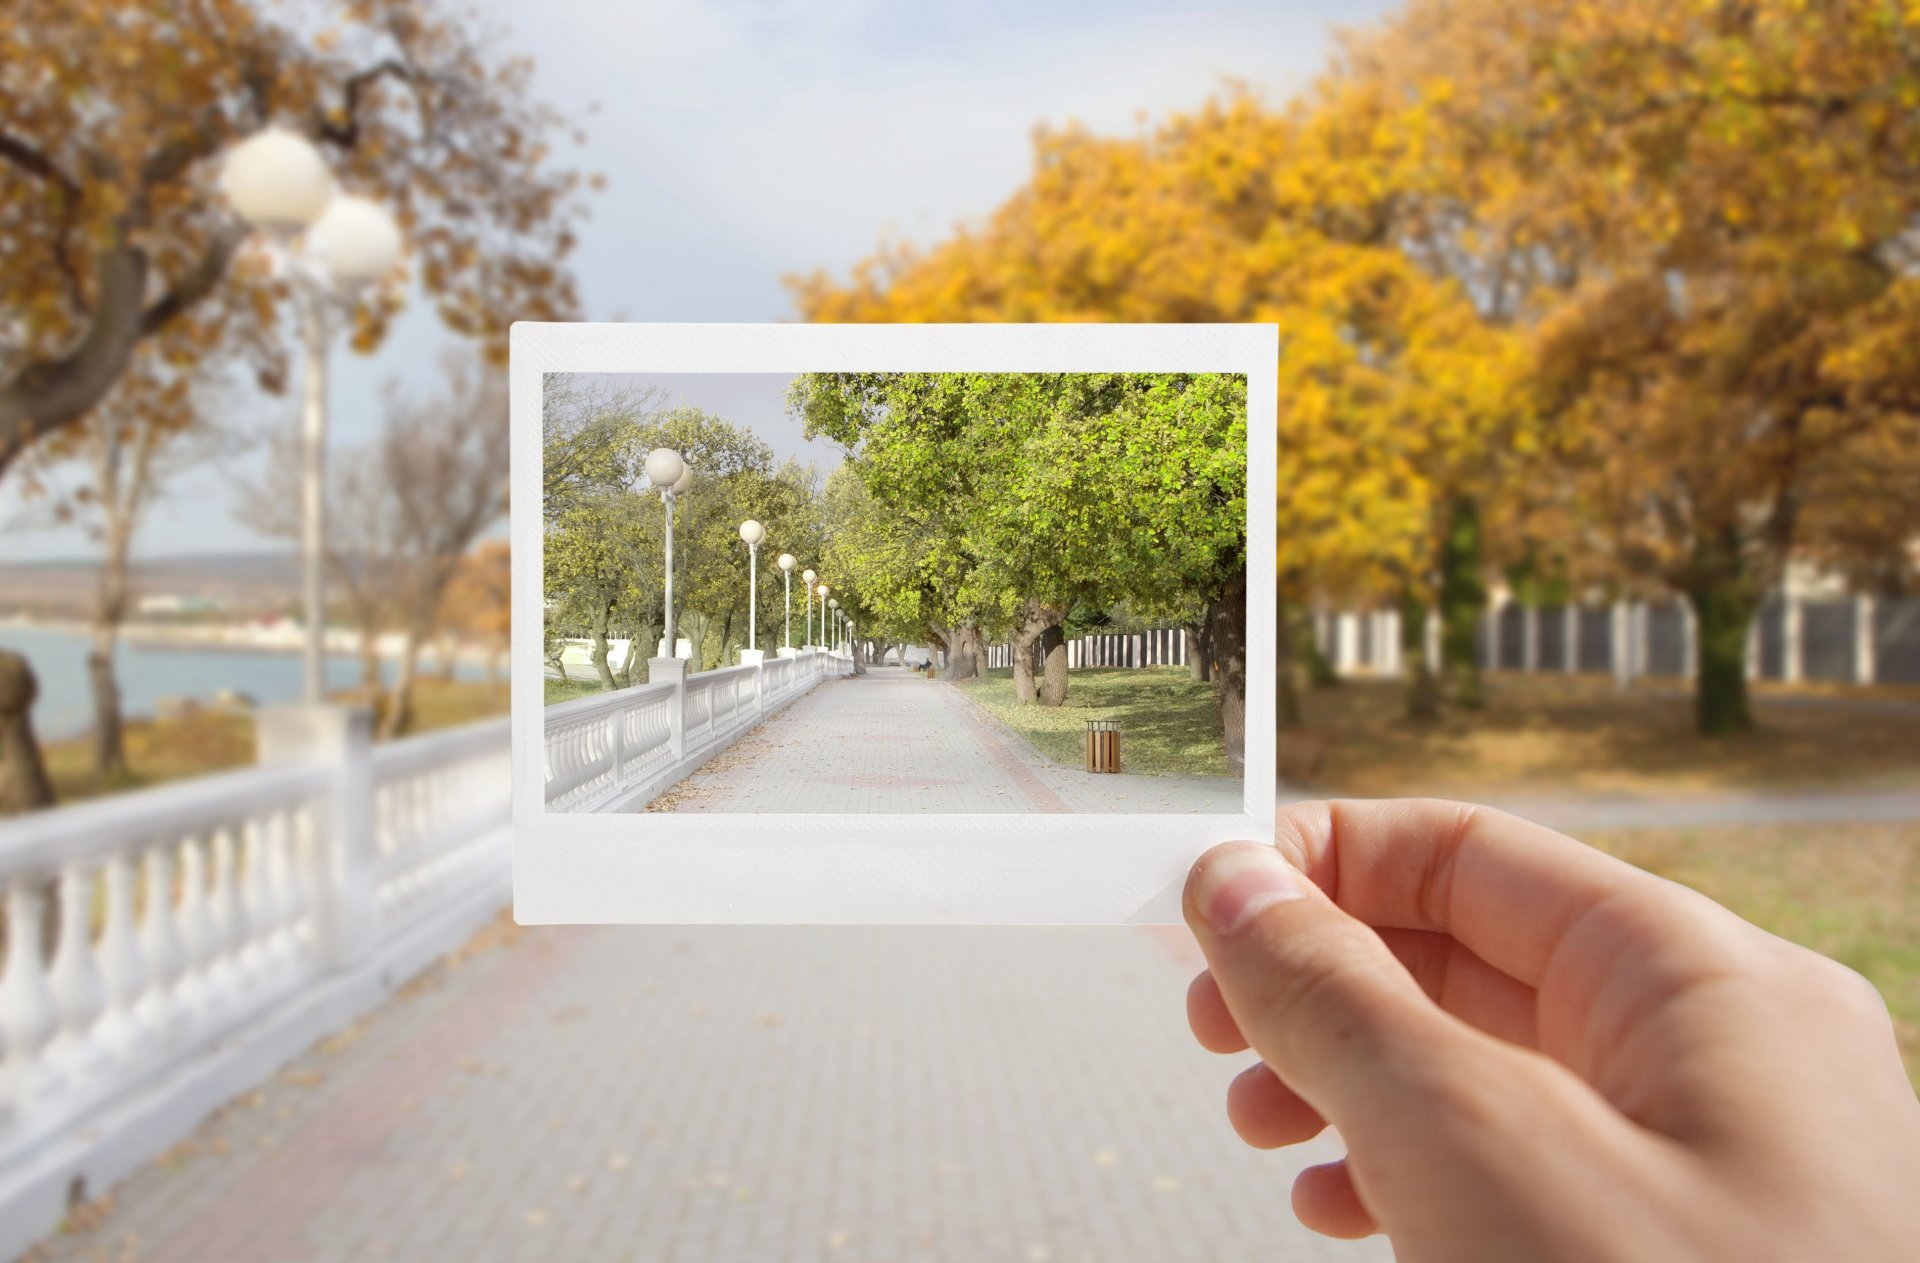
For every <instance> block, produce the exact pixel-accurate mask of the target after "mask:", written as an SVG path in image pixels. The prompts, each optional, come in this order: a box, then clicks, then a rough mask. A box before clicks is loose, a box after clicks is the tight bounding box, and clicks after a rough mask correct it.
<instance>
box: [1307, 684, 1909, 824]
mask: <svg viewBox="0 0 1920 1263" xmlns="http://www.w3.org/2000/svg"><path fill="white" fill-rule="evenodd" d="M1304 702H1305V711H1306V715H1305V718H1306V725H1307V728H1308V729H1309V730H1310V731H1311V732H1312V733H1314V734H1317V735H1318V736H1320V737H1322V738H1324V739H1325V741H1326V754H1325V759H1324V762H1323V763H1322V765H1321V767H1320V769H1319V771H1318V773H1317V774H1316V775H1315V776H1314V777H1313V779H1312V781H1311V782H1308V784H1309V786H1310V788H1312V789H1314V790H1316V791H1326V792H1333V793H1342V794H1353V795H1357V796H1365V797H1378V796H1393V795H1408V794H1435V795H1441V796H1446V797H1456V798H1460V797H1464V798H1471V797H1475V796H1477V795H1484V794H1490V793H1496V792H1499V793H1508V792H1516V791H1524V792H1538V793H1556V792H1566V793H1574V792H1595V793H1644V794H1658V793H1689V792H1701V791H1710V790H1716V789H1784V788H1806V789H1818V788H1837V787H1842V786H1862V787H1866V786H1879V787H1894V786H1913V785H1916V784H1920V709H1914V710H1909V711H1900V710H1897V709H1889V710H1885V711H1874V710H1866V709H1842V708H1839V707H1815V706H1787V705H1780V706H1769V705H1767V704H1766V703H1765V702H1764V701H1763V702H1761V704H1760V705H1759V706H1758V708H1757V715H1756V717H1757V719H1758V721H1759V728H1758V729H1757V730H1756V731H1754V732H1751V733H1745V734H1742V735H1740V736H1737V737H1725V738H1719V739H1715V740H1708V739H1705V738H1702V737H1700V736H1698V735H1697V734H1695V732H1694V731H1693V709H1692V702H1691V700H1690V699H1689V698H1686V697H1683V696H1659V695H1654V694H1651V693H1648V692H1640V691H1630V692H1626V693H1622V692H1620V691H1619V690H1618V689H1617V688H1615V686H1614V684H1613V682H1612V681H1611V680H1610V679H1605V678H1601V677H1594V676H1574V677H1566V676H1552V675H1534V676H1519V675H1496V676H1492V677H1489V680H1488V686H1487V706H1486V709H1484V710H1483V711H1481V712H1479V713H1478V714H1473V713H1465V712H1458V711H1450V712H1449V713H1448V714H1447V715H1446V716H1445V717H1443V718H1442V719H1441V720H1439V721H1438V722H1436V723H1433V724H1429V725H1424V726H1423V725H1416V724H1412V723H1409V722H1408V721H1407V719H1406V715H1405V694H1404V692H1403V689H1402V686H1401V685H1400V684H1399V683H1398V682H1397V681H1372V680H1350V681H1347V682H1344V683H1341V684H1337V685H1333V686H1331V687H1328V688H1321V689H1315V690H1312V691H1310V692H1309V693H1307V694H1306V696H1305V698H1304Z"/></svg>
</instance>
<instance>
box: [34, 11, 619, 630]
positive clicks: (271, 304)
mask: <svg viewBox="0 0 1920 1263" xmlns="http://www.w3.org/2000/svg"><path fill="white" fill-rule="evenodd" d="M338 14H339V21H338V23H337V25H335V26H333V27H331V28H328V29H326V30H324V31H321V32H319V33H318V34H317V35H316V34H315V33H314V31H313V30H312V29H311V28H310V27H309V26H308V25H306V24H305V23H304V21H303V19H304V18H305V17H306V16H308V15H307V14H306V13H305V11H282V10H269V9H266V8H264V7H262V6H261V5H259V4H257V3H252V2H250V0H169V2H167V3H156V2H154V0H20V2H19V3H15V4H12V5H9V6H6V7H5V8H4V9H0V67H4V68H5V69H4V72H3V73H0V168H4V169H5V170H6V171H7V172H8V178H6V179H0V226H3V227H4V231H0V263H4V266H0V474H3V473H4V472H5V471H6V470H7V469H8V468H9V467H11V466H12V465H13V464H14V463H15V462H16V461H17V460H18V459H19V458H20V457H21V456H22V454H23V453H25V452H26V451H27V449H28V448H29V446H30V445H32V444H34V443H35V442H37V441H39V440H41V439H44V438H46V437H48V436H50V435H54V434H58V433H60V432H63V431H65V430H68V429H70V428H72V427H75V426H78V425H80V424H82V423H83V421H84V419H85V418H86V417H87V415H88V414H89V412H90V411H91V410H92V409H93V408H94V406H95V405H96V404H98V403H99V402H100V401H101V400H102V399H103V398H104V397H105V396H106V395H107V393H108V391H109V390H111V389H112V388H113V386H114V384H115V383H116V382H117V381H118V380H119V379H120V378H121V376H122V375H123V374H124V373H125V372H126V370H127V367H128V365H129V363H130V362H131V359H132V357H133V354H134V351H135V348H136V347H139V346H142V345H153V346H155V347H156V348H158V350H159V353H160V355H161V357H162V358H163V359H164V360H166V361H167V362H169V363H174V364H184V363H188V362H191V361H195V360H199V359H202V358H204V357H206V356H207V355H209V354H211V353H213V352H214V351H216V350H219V351H220V352H222V353H228V354H232V355H234V356H236V357H237V358H238V359H239V360H240V361H241V362H244V363H246V364H248V365H250V366H251V368H252V370H253V371H254V373H255V374H256V375H257V377H258V378H259V380H260V381H261V382H262V383H263V384H264V385H266V386H268V387H269V388H271V389H276V390H277V389H279V388H280V387H281V386H282V384H283V383H284V381H285V380H286V377H287V365H286V361H285V350H284V338H283V333H282V330H281V329H280V328H279V327H278V312H279V310H280V308H281V307H283V306H284V299H285V297H286V294H285V289H286V281H285V280H284V279H282V278H278V277H276V276H275V275H273V273H272V270H271V269H270V268H269V267H267V266H266V264H265V261H264V260H263V259H262V258H261V257H259V255H258V254H257V253H250V252H249V251H248V250H247V249H246V243H247V240H248V234H247V232H246V230H245V228H244V226H243V225H242V224H240V223H239V222H238V221H237V220H236V218H235V217H234V216H233V215H232V214H231V213H230V212H229V211H228V210H227V208H226V207H225V206H224V204H223V202H222V201H221V199H220V198H219V197H218V195H217V194H216V193H215V191H214V190H215V187H216V181H215V179H214V178H213V177H214V174H215V170H214V168H215V167H216V166H217V164H218V161H219V158H220V155H221V154H222V153H223V152H224V151H225V150H226V149H227V147H228V146H229V145H231V144H232V143H234V142H235V141H237V140H239V139H242V138H244V137H246V136H248V135H250V134H252V133H254V132H256V131H258V130H260V129H262V128H264V127H266V126H268V125H277V126H282V127H287V128H291V129H294V130H296V131H299V132H301V133H302V134H304V135H306V136H307V137H309V138H310V139H311V140H313V141H314V142H315V143H316V144H317V145H318V146H319V147H320V148H321V150H322V152H323V153H324V154H325V155H326V157H327V159H328V161H329V163H330V164H331V165H332V167H333V170H334V172H335V174H336V176H337V178H338V180H339V182H340V184H341V185H342V186H343V187H345V188H347V189H349V190H350V191H352V192H355V193H359V194H362V195H365V196H368V197H371V198H374V199H376V200H378V201H380V202H382V203H384V204H386V205H387V206H388V207H389V208H391V209H392V211H393V212H394V214H395V215H396V217H397V218H398V220H399V222H400V224H401V226H402V228H403V230H404V232H405V234H406V239H407V246H408V250H409V253H410V256H411V261H412V265H413V276H414V279H415V280H416V282H417V284H418V286H419V289H420V291H421V292H422V293H423V294H424V295H425V297H426V299H427V301H429V302H430V303H432V304H433V306H434V308H435V309H436V310H437V312H438V313H439V315H440V317H441V318H442V320H443V321H444V322H445V323H446V325H447V326H448V327H449V328H451V329H453V330H455V331H456V332H459V333H462V334H466V335H470V336H473V337H475V338H477V339H480V340H481V341H482V342H483V343H484V344H485V345H486V346H487V347H488V348H489V352H490V354H493V355H494V356H495V357H496V358H504V355H505V348H506V334H507V328H508V326H509V325H510V324H511V322H512V321H514V320H521V319H526V320H553V319H563V318H566V317H567V316H569V315H571V314H572V312H573V310H574V308H575V299H574V293H573V286H572V281H571V279H570V277H569V276H568V275H567V274H566V272H565V271H564V270H563V268H564V260H565V258H566V256H567V254H568V253H569V251H570V250H571V248H572V246H573V244H574V225H575V223H576V222H577V219H578V216H579V213H580V194H581V192H582V181H581V179H580V177H579V176H578V175H577V174H576V173H574V172H572V171H570V170H567V169H564V168H563V167H561V166H560V165H558V164H557V163H556V162H555V161H554V159H553V155H554V152H555V147H556V142H557V141H558V140H560V139H563V138H570V137H576V136H577V133H576V132H574V131H573V130H572V129H570V128H568V127H567V126H565V125H564V123H563V120H562V119H561V118H560V117H559V115H558V114H556V113H555V112H554V111H552V110H551V109H548V108H547V107H545V106H542V105H540V104H538V103H536V102H534V101H533V100H532V99H531V98H530V96H529V86H530V83H531V67H530V65H529V64H528V63H527V62H526V61H525V60H524V59H517V58H511V57H504V56H502V55H500V54H499V52H498V51H497V47H498V42H499V41H498V39H497V38H496V33H495V32H492V31H489V30H487V29H485V28H484V27H481V26H479V25H478V24H476V23H475V22H474V21H472V20H471V17H470V15H467V14H465V13H459V12H455V11H452V10H451V9H449V8H447V7H445V6H443V5H441V4H438V3H434V2H432V0H426V2H423V0H356V3H353V4H351V5H348V6H344V7H343V8H341V9H339V10H338ZM399 301H400V299H399V295H398V294H397V293H396V292H394V291H391V290H387V291H379V292H375V293H372V294H369V295H368V296H366V298H365V300H364V301H363V303H362V306H361V307H360V309H359V311H358V312H357V313H356V317H355V320H354V342H355V345H356V346H357V347H358V348H359V349H361V350H363V351H364V350H370V349H372V348H373V347H374V346H375V345H376V344H377V343H378V342H379V340H380V338H381V335H382V334H383V332H384V330H385V327H386V324H387V322H388V320H389V318H390V317H391V315H392V314H393V312H394V311H395V310H396V309H397V305H398V303H399ZM0 656H4V655H0Z"/></svg>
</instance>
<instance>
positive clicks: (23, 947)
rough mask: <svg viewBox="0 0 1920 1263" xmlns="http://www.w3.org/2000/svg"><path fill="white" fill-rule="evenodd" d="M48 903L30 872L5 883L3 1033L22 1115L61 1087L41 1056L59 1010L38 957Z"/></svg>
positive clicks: (0, 988) (11, 1088) (0, 985)
mask: <svg viewBox="0 0 1920 1263" xmlns="http://www.w3.org/2000/svg"><path fill="white" fill-rule="evenodd" d="M44 913H45V903H44V900H43V897H42V892H41V890H40V883H39V882H38V881H37V880H36V879H35V878H33V877H32V876H30V875H28V874H26V873H19V874H16V875H15V876H14V878H13V880H12V881H10V882H8V883H7V966H6V971H5V972H4V973H0V1036H4V1037H5V1039H6V1048H7V1053H6V1061H5V1063H4V1064H5V1066H6V1073H7V1090H8V1092H9V1094H10V1095H11V1096H12V1097H13V1101H14V1105H15V1107H16V1108H17V1109H19V1111H20V1112H21V1113H25V1112H26V1111H27V1110H29V1109H30V1108H32V1106H33V1105H34V1104H35V1103H36V1102H38V1101H40V1100H43V1099H44V1098H46V1097H47V1096H49V1095H51V1094H52V1093H54V1092H55V1091H57V1090H58V1089H59V1087H60V1075H59V1073H58V1072H57V1071H56V1070H55V1069H54V1068H53V1066H52V1065H51V1064H49V1062H48V1061H47V1059H46V1057H45V1056H44V1055H43V1054H44V1053H45V1051H46V1046H47V1041H48V1040H50V1039H52V1038H53V1032H54V1028H55V1026H56V1024H57V1023H58V1022H59V1020H60V1016H59V1012H58V1010H56V1009H55V1008H54V1006H53V992H52V990H51V989H49V988H48V986H47V971H46V966H45V964H44V962H42V960H41V959H40V922H41V917H42V916H43V915H44Z"/></svg>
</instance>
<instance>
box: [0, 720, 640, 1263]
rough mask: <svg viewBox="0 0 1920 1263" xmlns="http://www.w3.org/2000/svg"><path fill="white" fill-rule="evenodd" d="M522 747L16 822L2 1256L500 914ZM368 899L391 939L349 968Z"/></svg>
mask: <svg viewBox="0 0 1920 1263" xmlns="http://www.w3.org/2000/svg"><path fill="white" fill-rule="evenodd" d="M318 709H326V708H318ZM630 733H632V734H633V735H635V737H636V739H637V730H633V729H632V728H631V726H630ZM508 750H509V747H508V731H507V722H506V721H505V720H504V719H503V720H498V721H492V722H488V723H484V724H476V725H472V726H471V727H468V728H464V729H458V730H454V731H450V732H444V733H432V734H427V735H425V736H422V737H416V738H411V739H408V740H406V741H399V742H394V743H392V744H390V745H384V746H379V747H374V748H371V749H369V748H368V747H367V744H366V743H365V742H364V741H363V740H360V739H359V738H354V739H353V740H351V741H349V743H348V748H346V749H345V750H344V751H342V752H340V753H339V754H338V756H337V757H333V758H331V759H328V758H322V757H316V758H314V759H313V760H312V761H304V760H303V761H299V762H287V763H281V764H274V765H270V766H261V767H255V768H247V769H242V770H239V771H234V772H226V773H221V774H219V775H215V776H209V777H203V778H200V779H197V780H192V781H185V782H181V783H178V784H174V785H167V786H162V787H160V788H156V789H150V790H142V791H138V792H134V793H128V794H123V795H118V796H115V797H111V798H106V799H101V800H97V801H94V802H88V803H82V804H78V805H75V806H71V807H62V808H58V809H55V810H50V811H44V812H36V813H33V814H30V815H26V816H21V817H16V818H11V819H7V820H0V885H3V886H4V890H5V926H4V943H3V944H0V951H4V954H5V955H4V963H3V964H0V1257H13V1256H14V1255H15V1254H17V1253H19V1252H20V1251H21V1250H24V1249H25V1248H26V1246H27V1245H28V1244H30V1243H31V1242H32V1241H33V1240H34V1239H36V1238H37V1237H39V1236H41V1235H44V1234H45V1233H46V1232H48V1231H50V1230H51V1229H52V1228H53V1227H54V1226H55V1225H56V1224H57V1222H58V1219H59V1217H60V1215H61V1214H62V1213H63V1212H64V1209H65V1207H66V1204H67V1198H68V1196H69V1194H70V1193H71V1192H72V1190H73V1188H74V1187H75V1182H76V1180H80V1179H83V1178H84V1179H92V1178H95V1176H96V1174H97V1173H98V1172H100V1171H107V1172H124V1171H127V1170H130V1169H131V1164H132V1163H134V1162H136V1161H139V1160H144V1158H145V1157H148V1156H151V1155H152V1154H153V1153H155V1152H157V1151H158V1150H159V1149H161V1148H164V1147H165V1146H166V1145H168V1144H171V1143H173V1142H174V1141H175V1140H177V1139H178V1138H179V1136H180V1135H181V1134H183V1133H184V1131H185V1130H186V1129H188V1128H190V1127H191V1126H193V1125H194V1123H195V1122H197V1121H198V1119H199V1118H200V1117H201V1116H203V1115H204V1114H205V1112H206V1111H207V1110H209V1109H212V1108H215V1107H217V1106H218V1105H219V1104H221V1103H223V1102H224V1101H225V1100H227V1099H230V1098H231V1097H232V1096H233V1095H235V1094H237V1093H239V1092H241V1091H244V1090H245V1089H246V1088H247V1087H249V1086H251V1084H252V1083H254V1082H257V1081H258V1080H259V1078H261V1077H264V1076H265V1075H267V1074H271V1073H272V1072H273V1071H274V1070H275V1069H276V1068H277V1067H278V1065H279V1064H280V1063H281V1062H282V1061H284V1059H285V1057H287V1056H289V1055H291V1054H292V1053H294V1052H296V1051H298V1050H299V1049H300V1048H302V1047H305V1046H307V1045H308V1044H310V1043H311V1042H312V1041H313V1040H314V1039H318V1038H320V1037H322V1036H324V1035H326V1034H328V1033H330V1031H331V1030H332V1029H334V1028H335V1027H337V1026H338V1025H339V1024H340V1023H341V1022H342V1021H345V1020H350V1019H351V1016H352V1015H353V1014H354V1013H356V1012H358V1011H361V1010H362V1009H364V1008H365V1007H367V1006H368V1005H370V1004H373V1003H377V1002H378V999H379V998H380V997H381V996H383V995H385V994H386V992H387V989H388V988H389V987H390V986H392V985H397V983H398V982H399V981H402V980H404V977H405V976H406V973H407V971H409V970H417V969H419V968H421V967H423V966H424V965H425V964H426V963H428V962H429V961H430V960H432V959H434V958H436V957H437V956H438V955H439V954H441V953H444V952H445V951H447V950H450V949H451V948H452V947H454V946H456V945H457V943H458V942H459V940H460V939H461V938H464V937H465V936H466V935H467V934H469V933H471V931H472V929H473V928H474V927H475V926H476V925H477V924H478V923H479V921H480V920H482V919H484V918H485V917H486V916H490V915H492V914H493V912H494V911H495V910H497V909H498V908H499V907H500V906H501V905H502V904H504V903H505V901H506V899H507V896H508V883H507V877H508V867H507V851H508V835H507V830H506V824H507V819H508V815H507V805H508V789H507V786H508V779H509V776H508V764H509V753H508ZM354 767H357V768H359V769H360V770H361V775H362V776H363V778H364V779H363V780H362V782H361V783H363V784H364V783H367V782H370V783H371V785H372V787H373V792H372V793H371V794H370V795H362V798H363V801H362V802H361V803H360V805H359V806H358V808H355V806H354V804H353V803H352V802H350V801H341V799H342V795H343V793H345V791H344V789H343V787H347V786H351V785H352V784H353V783H354V778H353V777H351V776H347V775H344V774H343V768H348V769H351V768H354ZM347 797H349V798H350V797H351V795H347ZM356 838H358V839H364V840H366V844H365V845H364V846H358V845H354V844H353V840H354V839H356ZM356 855H358V856H362V857H363V858H362V859H360V860H356V859H355V858H354V857H355V856H356ZM356 864H360V865H363V866H364V867H365V868H367V869H370V870H371V871H365V872H359V873H356V872H355V871H353V870H354V868H355V865H356ZM356 889H363V890H366V891H368V892H370V893H369V894H368V895H367V896H366V898H367V900H368V901H369V902H371V903H373V904H375V905H376V907H375V908H374V909H372V910H371V911H370V912H369V913H368V916H369V918H370V920H371V922H372V924H373V927H374V929H373V932H372V934H371V935H370V936H369V937H368V938H367V939H366V940H365V941H364V942H359V941H357V940H355V941H351V942H348V943H347V946H348V948H349V949H351V950H352V951H356V952H358V953H359V956H358V957H354V956H347V957H343V956H342V951H341V943H342V941H343V939H342V936H341V935H340V934H339V933H338V932H337V925H338V924H339V923H340V922H341V920H342V918H343V917H345V916H348V914H350V913H352V911H353V910H352V909H351V908H348V909H344V910H343V909H342V908H341V906H340V905H341V903H342V898H343V892H345V894H346V896H347V897H348V898H349V901H350V899H351V897H352V892H353V891H355V890H356ZM323 914H324V917H325V921H324V923H323V922H322V920H321V919H320V918H321V917H322V915H323ZM49 916H51V917H53V918H54V923H53V925H52V926H51V927H49V926H48V925H47V918H48V917H49ZM49 928H51V930H52V932H53V943H52V948H51V958H50V959H49V957H48V954H47V940H46V937H45V936H46V933H47V931H48V929H49ZM323 945H324V946H325V947H326V951H325V952H323V951H322V947H323ZM342 988H349V989H348V990H342ZM323 991H324V992H325V994H327V995H330V996H333V997H335V998H333V999H330V1000H328V1001H326V1002H325V1003H314V1002H312V1001H311V1000H310V999H308V998H307V997H308V996H309V995H311V994H318V993H320V992H323ZM341 997H350V998H349V999H343V998H341ZM260 1032H267V1033H260ZM182 1101H184V1102H185V1104H182V1103H181V1102H182ZM169 1102H172V1103H171V1104H170V1103H169ZM102 1154H106V1155H108V1156H107V1157H106V1158H104V1159H103V1158H102V1157H101V1155H102ZM112 1178H117V1176H114V1177H112ZM103 1191H104V1189H101V1190H90V1192H92V1193H97V1192H103Z"/></svg>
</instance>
